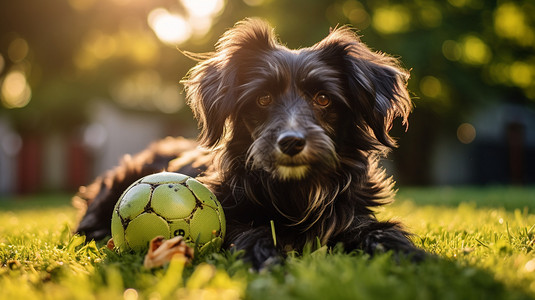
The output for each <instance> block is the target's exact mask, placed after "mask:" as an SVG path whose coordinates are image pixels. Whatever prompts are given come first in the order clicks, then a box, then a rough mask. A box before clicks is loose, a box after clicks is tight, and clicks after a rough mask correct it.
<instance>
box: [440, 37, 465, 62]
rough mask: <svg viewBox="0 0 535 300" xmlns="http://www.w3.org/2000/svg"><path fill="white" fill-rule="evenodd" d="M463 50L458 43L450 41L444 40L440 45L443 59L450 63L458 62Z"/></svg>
mask: <svg viewBox="0 0 535 300" xmlns="http://www.w3.org/2000/svg"><path fill="white" fill-rule="evenodd" d="M462 51H463V49H462V48H461V46H459V43H457V42H456V41H452V40H446V41H444V42H443V43H442V54H443V55H444V57H445V58H447V59H448V60H451V61H458V60H460V59H461V56H462V53H463V52H462Z"/></svg>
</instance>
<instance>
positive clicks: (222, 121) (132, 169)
mask: <svg viewBox="0 0 535 300" xmlns="http://www.w3.org/2000/svg"><path fill="white" fill-rule="evenodd" d="M189 55H190V56H192V57H195V58H197V59H199V60H200V62H199V63H198V64H197V66H195V67H194V68H193V69H192V70H191V71H190V73H189V74H188V75H187V77H186V79H185V80H184V81H183V83H184V85H185V87H186V93H187V98H188V101H189V105H190V107H191V108H192V109H193V112H194V114H195V116H196V117H197V119H198V120H199V124H200V127H201V135H200V143H201V145H202V146H204V147H205V149H209V150H200V148H198V147H197V144H196V143H195V142H192V141H189V140H185V139H181V138H177V139H174V138H168V139H165V140H162V141H160V142H158V143H155V144H154V145H152V146H151V147H150V148H149V149H148V150H146V151H145V152H142V153H140V154H138V155H136V156H134V157H130V156H126V157H125V159H124V160H123V161H122V163H121V164H120V166H118V167H117V168H115V169H113V170H111V171H110V172H108V173H107V174H105V175H103V176H101V177H99V178H97V179H96V181H95V182H94V183H92V184H91V185H89V186H88V187H82V188H81V189H80V192H79V193H78V195H77V196H76V197H75V200H77V201H76V202H77V203H78V204H81V206H82V207H84V206H87V210H86V212H85V216H84V217H83V219H82V220H81V222H80V225H79V227H78V229H77V231H78V232H80V233H84V234H86V235H87V237H88V238H90V239H101V238H104V237H105V236H107V235H109V234H110V217H111V212H112V208H113V206H114V204H115V202H116V201H117V199H118V197H119V196H120V194H121V193H122V191H123V190H124V189H125V188H126V187H127V186H128V185H130V184H131V183H132V182H133V181H135V180H136V179H138V178H140V177H141V176H144V175H147V174H151V173H154V172H158V171H162V170H167V171H174V172H180V173H185V174H188V175H191V176H198V179H199V180H200V181H202V182H203V183H205V184H207V185H208V186H209V187H210V188H211V189H212V191H213V192H214V193H215V194H216V196H217V198H218V199H219V201H220V202H221V203H222V205H223V207H224V210H225V215H226V218H227V228H228V229H227V234H226V237H225V242H224V245H225V246H226V247H229V248H234V249H238V250H245V257H246V259H248V260H249V261H250V262H252V264H253V265H254V267H256V268H261V267H263V266H264V265H265V263H266V262H269V261H272V260H273V259H275V260H276V259H277V258H279V257H282V256H284V253H286V252H287V251H290V250H297V251H300V250H302V249H303V247H304V246H305V245H306V244H307V243H313V242H316V241H318V240H319V241H320V242H321V243H322V244H324V245H328V246H334V245H336V244H338V243H341V244H342V245H343V246H344V248H345V249H346V250H347V251H351V250H354V249H362V250H364V251H366V252H368V253H370V254H373V253H374V252H376V251H385V250H394V251H395V252H397V253H403V254H408V255H412V256H414V257H417V258H419V257H422V256H423V255H424V254H423V252H422V251H421V250H419V249H417V248H416V247H414V245H413V244H412V243H411V241H410V240H409V238H408V236H409V234H408V233H407V232H405V231H404V230H403V229H402V228H401V226H400V225H399V224H398V223H396V222H390V221H388V222H383V221H378V220H377V219H376V218H375V216H374V214H373V211H372V208H373V207H376V206H379V205H383V204H385V203H387V202H389V201H390V200H391V198H392V197H393V191H392V187H393V181H392V180H391V179H390V178H387V177H386V176H385V172H384V170H383V169H382V168H380V167H379V166H378V160H379V159H380V158H381V157H382V156H383V155H385V154H386V153H387V152H388V150H389V149H391V148H393V147H395V142H394V140H393V139H392V138H391V137H390V136H389V135H388V131H389V130H390V128H391V126H392V121H393V120H394V119H395V118H396V117H401V118H402V120H403V123H404V124H405V123H406V122H407V117H408V115H409V113H410V110H411V107H412V105H411V101H410V98H409V95H408V92H407V90H406V80H407V79H408V76H409V75H408V73H407V72H406V71H405V70H403V69H402V68H401V67H400V66H399V64H398V62H397V60H396V59H394V58H391V57H389V56H386V55H384V54H382V53H378V52H373V51H371V50H370V49H369V48H368V47H367V46H366V45H364V44H363V43H362V42H361V41H360V40H359V38H358V37H357V36H356V35H355V33H354V32H353V31H352V30H351V29H349V28H347V27H340V28H336V29H334V30H332V31H331V32H330V34H329V35H328V36H327V37H326V38H325V39H323V40H322V41H320V42H319V43H317V44H316V45H314V46H312V47H310V48H304V49H300V50H290V49H288V48H286V47H284V46H282V45H281V44H280V43H279V42H278V41H277V39H276V36H275V35H274V33H273V30H272V29H271V28H270V27H269V26H268V25H267V24H265V23H264V22H262V21H259V20H253V19H248V20H245V21H242V22H239V23H238V24H237V25H236V26H235V27H234V28H232V29H230V30H229V31H227V32H226V33H225V34H224V35H223V36H222V37H221V39H220V40H219V42H218V43H217V44H216V51H215V52H214V53H209V54H204V55H194V54H189ZM80 200H83V201H80ZM270 221H273V222H274V224H275V232H276V238H277V245H276V246H275V245H274V242H273V238H272V230H271V228H270Z"/></svg>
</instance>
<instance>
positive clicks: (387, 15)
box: [372, 5, 411, 34]
mask: <svg viewBox="0 0 535 300" xmlns="http://www.w3.org/2000/svg"><path fill="white" fill-rule="evenodd" d="M410 22H411V15H410V12H409V10H408V9H407V8H406V7H405V6H403V5H392V6H386V7H380V8H378V9H376V10H375V12H374V14H373V21H372V23H373V27H374V28H375V29H376V30H377V31H379V32H380V33H383V34H394V33H399V32H405V31H407V30H408V29H409V27H410Z"/></svg>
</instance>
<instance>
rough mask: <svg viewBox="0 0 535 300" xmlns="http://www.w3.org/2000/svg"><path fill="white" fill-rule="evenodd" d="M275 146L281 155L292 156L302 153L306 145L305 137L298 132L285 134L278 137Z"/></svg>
mask: <svg viewBox="0 0 535 300" xmlns="http://www.w3.org/2000/svg"><path fill="white" fill-rule="evenodd" d="M277 145H278V146H279V149H280V150H281V151H282V153H284V154H287V155H290V156H294V155H296V154H298V153H299V152H301V151H303V149H304V148H305V145H306V140H305V137H304V136H303V135H302V134H300V133H298V132H286V133H283V134H281V135H280V136H279V139H278V140H277Z"/></svg>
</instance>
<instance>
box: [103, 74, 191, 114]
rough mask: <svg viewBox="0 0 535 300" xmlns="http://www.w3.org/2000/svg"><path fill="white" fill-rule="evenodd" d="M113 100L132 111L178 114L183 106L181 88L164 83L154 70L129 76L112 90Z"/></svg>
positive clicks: (174, 84)
mask: <svg viewBox="0 0 535 300" xmlns="http://www.w3.org/2000/svg"><path fill="white" fill-rule="evenodd" d="M111 94H112V97H113V99H114V100H115V101H116V102H117V103H119V104H120V105H121V106H123V107H126V108H131V109H138V110H148V111H156V110H157V111H160V112H163V113H169V114H170V113H176V112H177V111H179V110H180V109H181V108H182V107H183V105H184V100H183V99H182V98H181V97H180V93H179V87H178V86H177V85H176V83H173V82H164V81H163V80H162V78H161V76H160V74H159V73H158V72H156V71H154V70H143V71H139V72H137V73H134V74H132V75H130V76H127V77H125V78H123V79H121V80H120V81H119V82H117V83H116V84H115V85H114V86H113V87H112V89H111Z"/></svg>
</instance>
